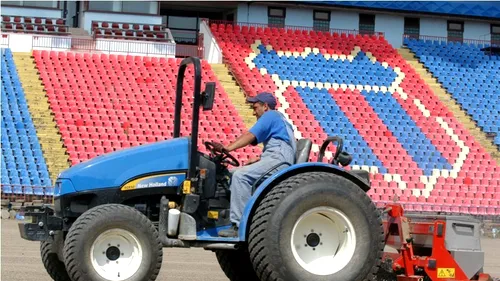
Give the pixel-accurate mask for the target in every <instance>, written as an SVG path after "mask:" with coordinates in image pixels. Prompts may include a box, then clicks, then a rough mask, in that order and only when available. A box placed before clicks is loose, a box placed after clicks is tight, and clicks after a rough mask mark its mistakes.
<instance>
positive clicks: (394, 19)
mask: <svg viewBox="0 0 500 281" xmlns="http://www.w3.org/2000/svg"><path fill="white" fill-rule="evenodd" d="M404 26H405V19H404V17H401V16H392V15H376V16H375V31H377V32H384V34H385V39H386V40H387V41H388V42H389V43H390V44H391V45H392V46H393V47H394V48H399V47H401V45H402V43H403V33H404Z"/></svg>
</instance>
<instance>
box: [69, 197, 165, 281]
mask: <svg viewBox="0 0 500 281" xmlns="http://www.w3.org/2000/svg"><path fill="white" fill-rule="evenodd" d="M162 260H163V247H162V243H161V241H160V239H159V237H158V232H157V230H156V228H155V226H154V225H153V223H152V222H151V221H150V220H149V219H148V218H147V217H146V216H144V215H143V214H142V213H140V212H139V211H137V210H136V209H134V208H132V207H129V206H125V205H119V204H109V205H101V206H98V207H95V208H92V209H90V210H88V211H87V212H85V213H84V214H82V215H81V216H80V217H79V218H78V219H77V220H76V221H75V222H74V223H73V225H72V226H71V228H70V230H69V232H68V235H67V237H66V241H65V245H64V262H65V264H66V268H67V270H68V273H69V275H70V276H71V279H72V280H73V281H83V280H96V281H110V280H113V281H124V280H126V281H140V280H141V281H142V280H144V281H153V280H156V277H157V276H158V273H159V272H160V268H161V263H162Z"/></svg>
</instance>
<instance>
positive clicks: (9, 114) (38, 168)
mask: <svg viewBox="0 0 500 281" xmlns="http://www.w3.org/2000/svg"><path fill="white" fill-rule="evenodd" d="M1 79H2V89H1V91H2V92H1V95H2V97H1V98H2V105H1V106H2V122H1V125H2V129H1V130H2V132H1V143H2V159H1V163H2V164H1V166H2V167H1V183H2V194H3V195H4V196H5V195H6V196H8V195H10V194H23V193H24V194H29V195H39V196H44V195H50V194H45V193H44V192H45V191H44V188H43V187H51V186H52V183H51V180H50V177H49V173H48V169H47V165H46V162H45V158H44V156H43V152H42V148H41V146H40V143H39V141H38V137H37V134H36V130H35V127H34V125H33V121H32V119H31V116H30V113H29V109H28V105H27V103H26V98H25V96H24V91H23V88H22V86H21V83H20V81H19V77H18V74H17V70H16V66H15V64H14V61H13V58H12V52H11V50H10V49H3V48H2V78H1ZM47 192H51V190H50V189H48V190H47Z"/></svg>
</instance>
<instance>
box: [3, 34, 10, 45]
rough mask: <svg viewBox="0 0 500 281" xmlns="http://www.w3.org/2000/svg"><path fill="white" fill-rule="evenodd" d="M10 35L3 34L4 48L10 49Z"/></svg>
mask: <svg viewBox="0 0 500 281" xmlns="http://www.w3.org/2000/svg"><path fill="white" fill-rule="evenodd" d="M9 40H10V37H9V34H2V43H1V45H2V48H8V47H9Z"/></svg>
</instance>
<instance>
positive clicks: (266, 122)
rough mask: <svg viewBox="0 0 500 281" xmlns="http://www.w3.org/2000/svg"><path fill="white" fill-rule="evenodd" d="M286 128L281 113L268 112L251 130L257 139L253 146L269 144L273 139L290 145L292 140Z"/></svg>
mask: <svg viewBox="0 0 500 281" xmlns="http://www.w3.org/2000/svg"><path fill="white" fill-rule="evenodd" d="M285 126H286V125H285V122H284V121H283V117H282V115H281V114H280V113H279V112H277V111H274V110H269V111H266V112H265V113H264V114H263V115H262V116H261V117H260V118H259V119H258V120H257V123H255V125H254V126H253V127H252V128H251V129H250V130H249V132H250V133H252V134H253V135H254V136H255V138H256V141H255V142H254V143H252V144H253V145H257V144H259V143H262V142H267V141H269V140H270V139H271V138H275V139H280V140H283V141H286V142H287V143H290V138H289V137H288V132H287V130H286V127H285Z"/></svg>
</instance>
